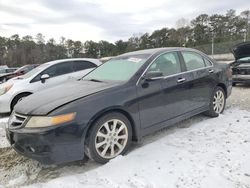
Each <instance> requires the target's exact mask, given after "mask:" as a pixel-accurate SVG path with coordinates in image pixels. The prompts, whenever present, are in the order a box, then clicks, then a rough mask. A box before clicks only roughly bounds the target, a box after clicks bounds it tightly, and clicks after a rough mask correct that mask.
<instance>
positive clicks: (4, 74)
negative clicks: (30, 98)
mask: <svg viewBox="0 0 250 188" xmlns="http://www.w3.org/2000/svg"><path fill="white" fill-rule="evenodd" d="M12 74H13V73H2V74H0V77H5V76H9V75H12Z"/></svg>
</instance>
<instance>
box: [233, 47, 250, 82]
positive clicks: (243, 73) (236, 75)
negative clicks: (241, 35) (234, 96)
mask: <svg viewBox="0 0 250 188" xmlns="http://www.w3.org/2000/svg"><path fill="white" fill-rule="evenodd" d="M232 53H233V54H234V57H235V61H234V62H233V63H231V66H232V70H233V85H236V84H238V83H241V84H250V42H243V43H240V44H237V45H236V46H234V47H233V48H232Z"/></svg>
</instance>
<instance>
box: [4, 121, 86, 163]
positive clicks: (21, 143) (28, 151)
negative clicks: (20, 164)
mask: <svg viewBox="0 0 250 188" xmlns="http://www.w3.org/2000/svg"><path fill="white" fill-rule="evenodd" d="M74 126H76V125H74ZM6 136H7V139H8V141H9V142H10V144H11V146H12V147H13V148H14V150H16V151H17V152H18V153H20V154H21V155H24V156H26V157H29V158H32V159H35V160H37V161H39V162H41V163H43V164H60V163H65V162H71V161H77V160H81V159H83V157H84V139H82V137H78V136H77V133H76V132H75V133H73V132H72V133H65V132H64V131H63V132H61V131H60V130H58V129H52V130H46V131H43V132H37V133H26V132H25V131H23V130H22V132H14V131H11V130H9V129H8V128H6Z"/></svg>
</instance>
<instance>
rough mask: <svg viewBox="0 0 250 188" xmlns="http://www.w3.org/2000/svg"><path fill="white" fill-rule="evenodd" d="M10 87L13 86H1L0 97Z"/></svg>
mask: <svg viewBox="0 0 250 188" xmlns="http://www.w3.org/2000/svg"><path fill="white" fill-rule="evenodd" d="M12 86H13V84H2V86H0V95H3V94H5V93H7V92H8V91H9V90H10V88H12Z"/></svg>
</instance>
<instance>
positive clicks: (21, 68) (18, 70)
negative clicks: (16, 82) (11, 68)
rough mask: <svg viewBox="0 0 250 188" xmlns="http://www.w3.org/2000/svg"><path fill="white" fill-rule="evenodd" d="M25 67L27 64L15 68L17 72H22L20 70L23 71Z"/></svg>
mask: <svg viewBox="0 0 250 188" xmlns="http://www.w3.org/2000/svg"><path fill="white" fill-rule="evenodd" d="M25 67H27V66H26V65H24V66H22V67H20V68H19V69H17V70H15V73H16V72H20V71H22V70H23V69H24V68H25Z"/></svg>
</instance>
